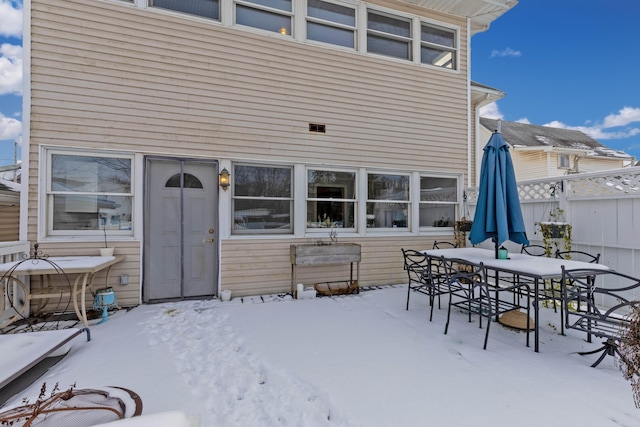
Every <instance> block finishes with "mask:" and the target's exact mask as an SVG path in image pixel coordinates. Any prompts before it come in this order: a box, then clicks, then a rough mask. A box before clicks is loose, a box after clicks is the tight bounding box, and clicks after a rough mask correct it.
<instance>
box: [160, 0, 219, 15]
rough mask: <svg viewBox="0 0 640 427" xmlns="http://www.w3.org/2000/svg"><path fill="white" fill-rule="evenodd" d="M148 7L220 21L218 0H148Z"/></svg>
mask: <svg viewBox="0 0 640 427" xmlns="http://www.w3.org/2000/svg"><path fill="white" fill-rule="evenodd" d="M150 5H151V6H153V7H161V8H163V9H169V10H175V11H176V12H182V13H188V14H189V15H197V16H203V17H205V18H212V19H216V20H219V19H220V0H150Z"/></svg>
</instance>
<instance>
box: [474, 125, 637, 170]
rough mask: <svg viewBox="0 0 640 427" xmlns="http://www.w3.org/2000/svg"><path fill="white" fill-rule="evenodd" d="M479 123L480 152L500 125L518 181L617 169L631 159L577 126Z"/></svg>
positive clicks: (627, 163)
mask: <svg viewBox="0 0 640 427" xmlns="http://www.w3.org/2000/svg"><path fill="white" fill-rule="evenodd" d="M480 125H481V126H480V130H479V132H478V136H479V141H478V145H479V149H480V153H482V151H481V150H482V147H484V144H486V143H487V141H489V137H490V136H491V133H492V132H493V131H495V130H496V129H498V127H500V131H501V133H502V136H503V137H504V139H505V141H506V142H507V143H508V144H509V146H510V147H511V157H512V159H513V165H514V168H515V171H516V179H517V180H518V181H527V180H531V179H538V178H548V177H554V176H563V175H568V174H572V173H580V172H598V171H603V170H610V169H619V168H622V167H627V166H631V165H632V164H633V163H634V158H633V157H632V156H630V155H629V154H627V153H624V152H622V151H617V150H614V149H611V148H609V147H606V146H604V145H602V144H601V143H599V142H598V141H596V140H595V139H593V138H591V137H589V136H587V135H585V134H584V133H582V132H580V131H577V130H570V129H558V128H553V127H548V126H536V125H531V124H525V123H515V122H505V121H498V120H494V119H488V118H485V117H481V118H480Z"/></svg>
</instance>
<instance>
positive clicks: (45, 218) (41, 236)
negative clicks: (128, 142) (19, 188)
mask: <svg viewBox="0 0 640 427" xmlns="http://www.w3.org/2000/svg"><path fill="white" fill-rule="evenodd" d="M53 154H66V155H76V156H93V157H110V158H114V157H116V158H128V159H130V160H131V193H130V194H131V200H132V203H131V210H132V212H131V232H130V233H128V232H126V233H125V232H119V233H118V234H111V235H110V236H109V239H110V240H115V241H122V240H133V239H139V238H140V236H141V233H142V230H141V229H140V230H139V228H141V227H139V226H137V225H138V224H140V221H139V220H138V218H140V214H141V212H142V210H141V209H142V201H141V200H140V199H141V198H140V197H137V196H136V195H137V194H138V193H139V189H138V188H136V186H137V183H138V182H142V181H141V180H140V179H141V177H140V176H139V175H138V174H139V173H142V171H141V169H142V168H140V167H138V165H139V164H140V162H141V156H137V155H135V154H134V153H131V152H125V151H109V150H92V149H71V148H64V147H55V146H41V147H40V154H39V158H40V159H41V161H40V165H39V169H38V173H39V177H40V179H39V185H38V189H39V190H38V191H39V194H38V201H39V203H38V212H37V217H38V228H37V236H38V241H42V242H47V241H82V242H95V241H100V242H103V240H104V234H103V232H102V231H100V230H96V232H95V233H92V234H88V233H86V232H85V233H74V232H73V230H65V231H64V232H62V233H61V232H55V233H54V234H51V233H50V231H51V230H50V224H51V217H52V215H53V211H52V209H53V207H52V206H49V191H50V188H51V181H50V173H51V155H53ZM43 159H44V161H42V160H43ZM127 231H128V230H127Z"/></svg>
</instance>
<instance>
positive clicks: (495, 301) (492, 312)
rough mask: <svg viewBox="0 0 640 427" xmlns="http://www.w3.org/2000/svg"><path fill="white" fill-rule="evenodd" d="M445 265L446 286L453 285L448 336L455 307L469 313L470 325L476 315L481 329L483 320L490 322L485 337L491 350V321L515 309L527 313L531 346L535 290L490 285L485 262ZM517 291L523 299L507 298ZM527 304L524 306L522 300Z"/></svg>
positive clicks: (445, 262) (447, 262) (525, 286)
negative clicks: (532, 307) (531, 313)
mask: <svg viewBox="0 0 640 427" xmlns="http://www.w3.org/2000/svg"><path fill="white" fill-rule="evenodd" d="M442 263H443V265H444V267H445V271H446V275H447V276H446V284H447V285H448V286H449V308H448V311H447V323H446V325H445V329H444V333H445V334H447V333H448V331H449V323H450V321H451V309H452V308H455V309H457V310H460V311H462V312H464V313H467V314H468V317H469V322H471V321H472V320H473V317H474V316H476V315H477V316H478V320H479V322H478V323H479V327H480V328H482V319H483V318H485V319H486V320H487V326H486V331H485V336H484V346H483V348H484V349H485V350H486V349H487V342H488V340H489V330H490V327H491V320H492V318H495V320H498V318H499V316H500V315H501V314H505V313H508V312H510V311H514V310H521V309H522V310H524V311H525V312H526V316H527V321H526V334H527V342H526V344H527V347H528V346H529V332H530V331H531V330H532V329H533V325H531V324H529V322H530V316H529V310H530V306H531V299H530V295H531V290H530V288H529V285H528V284H526V283H524V284H520V283H517V284H514V285H511V286H506V287H498V286H490V285H489V283H488V282H487V271H486V268H485V267H484V265H483V264H482V263H480V264H475V263H471V262H468V261H464V260H457V259H445V258H442ZM513 292H519V293H521V295H522V296H524V297H523V298H515V297H514V296H511V297H506V298H505V297H504V296H503V295H504V294H510V293H513ZM523 300H524V301H525V302H524V303H522V304H521V303H520V302H521V301H523Z"/></svg>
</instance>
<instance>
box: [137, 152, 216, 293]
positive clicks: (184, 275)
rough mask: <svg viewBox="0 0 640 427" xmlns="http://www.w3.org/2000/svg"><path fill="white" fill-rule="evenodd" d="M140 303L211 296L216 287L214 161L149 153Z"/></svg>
mask: <svg viewBox="0 0 640 427" xmlns="http://www.w3.org/2000/svg"><path fill="white" fill-rule="evenodd" d="M145 174H146V183H145V209H146V212H145V240H144V253H145V255H144V272H145V274H144V284H143V300H144V301H145V302H152V301H160V300H170V299H183V298H196V297H211V296H215V294H216V291H217V289H218V284H217V278H218V250H217V248H218V244H217V241H216V234H217V233H216V227H217V225H218V218H217V201H218V180H217V177H218V165H217V163H215V162H205V161H199V160H184V159H164V158H148V159H147V161H146V172H145Z"/></svg>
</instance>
